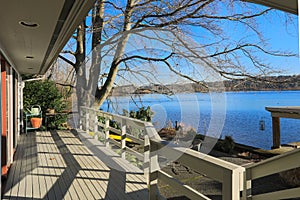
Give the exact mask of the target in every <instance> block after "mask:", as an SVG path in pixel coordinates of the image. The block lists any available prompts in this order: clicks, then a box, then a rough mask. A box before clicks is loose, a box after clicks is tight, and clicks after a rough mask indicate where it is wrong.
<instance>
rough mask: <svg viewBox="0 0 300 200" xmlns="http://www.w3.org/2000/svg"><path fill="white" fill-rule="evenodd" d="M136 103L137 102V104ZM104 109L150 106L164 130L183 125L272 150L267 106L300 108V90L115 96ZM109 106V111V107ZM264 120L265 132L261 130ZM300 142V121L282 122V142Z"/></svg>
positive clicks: (215, 135)
mask: <svg viewBox="0 0 300 200" xmlns="http://www.w3.org/2000/svg"><path fill="white" fill-rule="evenodd" d="M133 100H134V101H135V103H134V102H133ZM111 101H112V102H113V104H111V103H110V104H108V103H107V102H106V103H105V104H104V105H103V106H102V109H103V110H104V111H107V110H108V109H109V111H112V112H115V113H118V114H122V110H123V109H127V110H133V109H134V110H136V109H137V108H136V105H135V104H138V106H141V102H143V106H150V107H151V109H152V110H153V111H154V113H155V114H154V117H153V123H154V125H155V127H156V128H157V129H160V128H162V127H164V126H166V124H167V123H168V122H169V121H172V122H173V124H174V122H175V121H178V122H182V123H183V124H184V126H186V127H194V128H195V129H197V131H198V132H199V133H202V134H206V135H210V136H214V137H222V138H224V136H225V135H230V136H232V137H233V139H234V140H235V141H236V142H238V143H242V144H246V145H252V146H255V147H259V148H264V149H270V147H271V146H272V120H271V115H270V112H268V111H266V110H265V107H266V106H299V105H300V91H283V92H278V91H255V92H225V93H221V94H220V93H205V94H203V93H194V94H177V95H174V96H170V97H166V96H164V95H159V94H147V95H143V96H141V98H138V97H136V98H129V97H115V98H112V99H111ZM108 107H109V108H108ZM260 121H263V123H264V124H265V129H264V130H260ZM294 141H300V120H297V119H284V118H282V119H281V143H283V144H285V143H289V142H294Z"/></svg>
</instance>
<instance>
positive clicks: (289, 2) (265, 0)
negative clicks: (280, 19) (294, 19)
mask: <svg viewBox="0 0 300 200" xmlns="http://www.w3.org/2000/svg"><path fill="white" fill-rule="evenodd" d="M244 1H248V2H252V3H256V4H261V5H264V6H267V7H271V8H275V9H278V10H282V11H284V12H288V13H292V14H295V15H297V14H298V1H297V0H284V1H282V0H244Z"/></svg>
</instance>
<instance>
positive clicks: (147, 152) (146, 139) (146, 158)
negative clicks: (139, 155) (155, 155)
mask: <svg viewBox="0 0 300 200" xmlns="http://www.w3.org/2000/svg"><path fill="white" fill-rule="evenodd" d="M149 156H150V141H149V136H148V135H145V137H144V166H143V168H144V176H145V177H146V183H147V185H148V186H150V185H149V166H150V160H149Z"/></svg>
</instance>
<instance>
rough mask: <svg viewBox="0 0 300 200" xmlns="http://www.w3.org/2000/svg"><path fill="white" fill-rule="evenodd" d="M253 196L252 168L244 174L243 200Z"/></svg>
mask: <svg viewBox="0 0 300 200" xmlns="http://www.w3.org/2000/svg"><path fill="white" fill-rule="evenodd" d="M251 195H252V180H251V168H249V169H247V168H246V170H245V172H244V188H243V197H242V199H243V200H246V199H248V197H249V196H251Z"/></svg>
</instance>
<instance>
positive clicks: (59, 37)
mask: <svg viewBox="0 0 300 200" xmlns="http://www.w3.org/2000/svg"><path fill="white" fill-rule="evenodd" d="M94 1H95V0H43V1H41V0H26V1H7V0H0V5H1V10H0V27H1V31H0V51H1V53H2V54H4V56H5V57H6V58H7V59H8V61H9V63H10V64H11V65H12V66H13V67H14V68H15V69H16V70H17V71H19V72H20V73H21V74H44V73H45V72H46V71H47V69H48V68H49V67H50V65H51V64H52V62H53V61H54V60H55V58H56V57H57V56H58V54H59V52H60V51H61V50H62V48H63V47H64V45H65V44H66V43H67V41H68V40H69V38H70V37H71V35H72V34H73V32H74V30H75V29H76V27H77V26H78V24H79V23H80V22H81V20H82V19H83V18H84V16H85V15H86V14H87V12H88V11H89V9H90V8H91V6H92V4H93V3H94Z"/></svg>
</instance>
